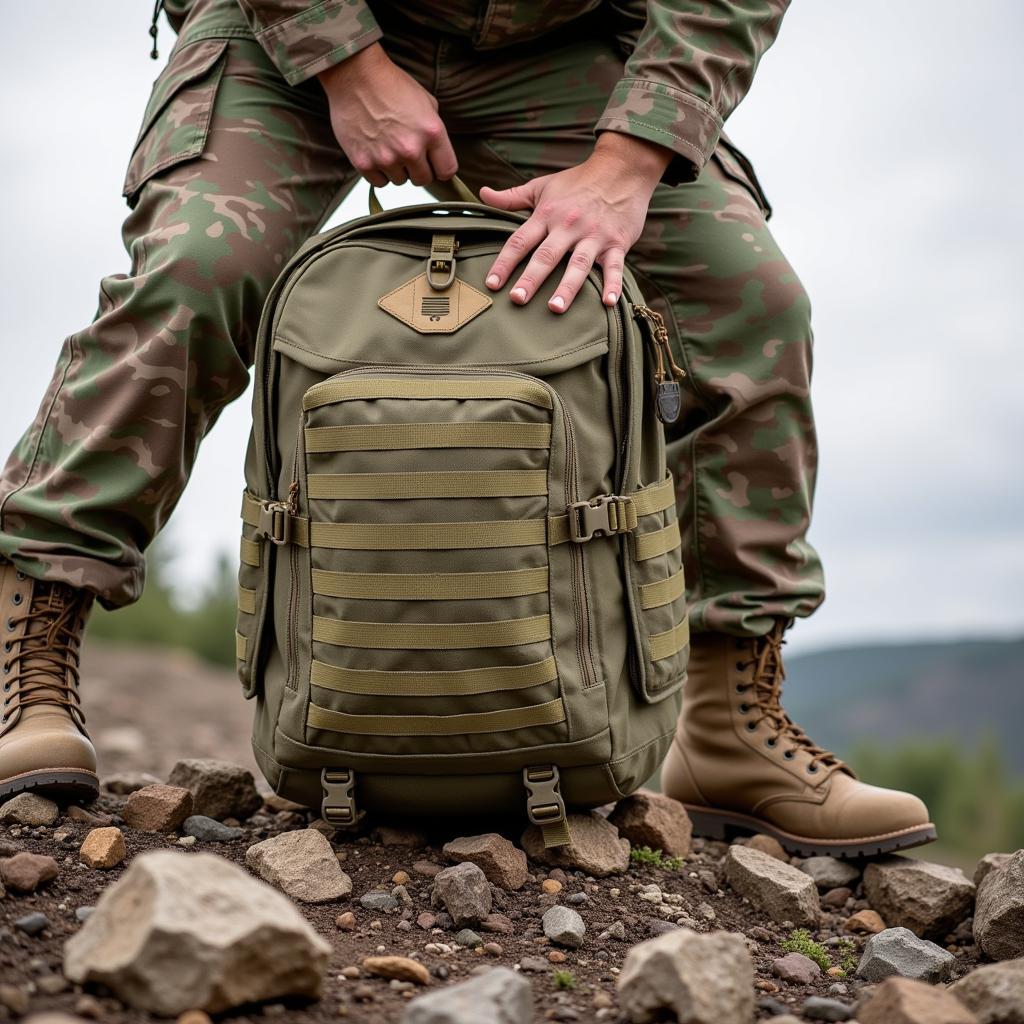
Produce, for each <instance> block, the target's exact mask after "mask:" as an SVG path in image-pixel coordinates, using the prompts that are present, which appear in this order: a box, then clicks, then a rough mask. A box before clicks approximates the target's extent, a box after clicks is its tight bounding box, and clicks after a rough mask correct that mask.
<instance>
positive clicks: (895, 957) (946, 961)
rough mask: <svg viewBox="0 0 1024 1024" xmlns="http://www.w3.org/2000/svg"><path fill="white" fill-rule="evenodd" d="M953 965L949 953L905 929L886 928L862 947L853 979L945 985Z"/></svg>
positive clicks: (952, 957)
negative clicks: (892, 980) (941, 983)
mask: <svg viewBox="0 0 1024 1024" xmlns="http://www.w3.org/2000/svg"><path fill="white" fill-rule="evenodd" d="M955 963H956V957H954V956H953V954H952V953H950V952H949V951H948V950H945V949H943V948H942V947H941V946H936V945H935V943H934V942H929V941H928V940H927V939H922V938H921V937H920V936H918V935H915V934H914V933H913V932H912V931H911V930H910V929H909V928H886V930H885V931H884V932H879V933H878V934H877V935H872V936H871V938H870V939H868V941H867V942H866V943H865V944H864V953H863V955H862V956H861V958H860V964H859V965H858V967H857V976H858V977H860V978H864V980H865V981H884V980H885V979H886V978H892V977H897V976H899V977H902V978H912V979H914V980H915V981H929V982H935V981H947V980H948V979H949V977H950V975H951V974H952V971H953V965H954V964H955Z"/></svg>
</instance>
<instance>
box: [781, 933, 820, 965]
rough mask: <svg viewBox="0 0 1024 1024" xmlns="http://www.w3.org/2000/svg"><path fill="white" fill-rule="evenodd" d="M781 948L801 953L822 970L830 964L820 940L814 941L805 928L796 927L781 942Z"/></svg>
mask: <svg viewBox="0 0 1024 1024" xmlns="http://www.w3.org/2000/svg"><path fill="white" fill-rule="evenodd" d="M782 948H783V949H784V950H785V951H786V952H787V953H803V955H804V956H806V957H807V958H808V959H810V960H813V961H814V962H815V963H816V964H817V965H818V966H819V967H820V968H821V969H822V970H823V971H827V970H828V969H829V968H830V967H831V966H832V961H831V960H830V959H829V956H828V950H826V949H825V947H824V946H823V945H822V944H821V943H820V942H815V941H814V939H812V938H811V933H810V932H809V931H808V930H807V929H806V928H797V929H796V930H794V931H792V932H790V933H789V938H788V939H786V941H785V942H784V943H783V944H782Z"/></svg>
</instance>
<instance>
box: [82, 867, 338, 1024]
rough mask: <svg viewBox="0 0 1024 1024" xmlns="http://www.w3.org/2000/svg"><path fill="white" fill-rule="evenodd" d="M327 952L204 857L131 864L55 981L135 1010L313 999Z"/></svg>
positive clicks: (262, 888) (242, 877)
mask: <svg viewBox="0 0 1024 1024" xmlns="http://www.w3.org/2000/svg"><path fill="white" fill-rule="evenodd" d="M330 952H331V947H330V946H329V945H328V944H327V943H326V942H324V940H323V939H321V938H320V937H319V936H318V935H317V934H316V932H315V931H313V929H312V928H311V927H310V926H309V924H308V923H307V922H306V921H305V920H304V919H303V917H302V915H301V914H299V912H298V911H297V910H296V909H295V907H294V905H293V904H292V903H290V902H289V901H288V900H287V899H285V897H284V896H282V895H281V894H280V893H279V892H276V891H275V890H273V889H272V888H270V886H268V885H266V884H264V883H263V882H260V881H258V880H257V879H255V878H253V877H252V876H251V875H248V874H247V873H246V872H245V871H243V870H242V869H241V868H239V867H236V866H235V865H234V864H231V863H229V862H228V861H226V860H224V859H223V858H221V857H218V856H216V855H214V854H211V853H197V854H184V853H179V852H177V851H174V850H154V851H152V852H150V853H144V854H140V855H139V856H137V857H136V858H135V859H134V860H133V861H132V863H131V866H130V867H129V868H128V870H127V871H126V872H125V873H124V875H123V876H122V877H121V878H120V879H119V880H118V881H117V882H115V883H114V884H113V885H111V886H110V887H109V888H108V889H107V890H106V891H105V892H104V893H103V895H102V896H101V897H100V899H99V902H98V903H97V904H96V909H95V911H94V912H93V914H92V915H91V916H90V917H89V919H88V920H87V921H86V922H85V924H84V925H83V926H82V928H81V929H80V930H79V931H78V933H77V934H75V935H73V936H72V937H71V938H70V939H69V940H68V941H67V943H66V944H65V946H64V974H65V975H66V976H67V978H68V979H69V980H70V981H72V982H76V983H79V984H84V983H86V982H91V983H96V984H101V985H105V986H106V987H107V988H109V989H110V990H111V991H112V992H113V993H114V994H115V995H116V996H117V997H118V998H119V999H121V1000H122V1001H123V1002H125V1003H128V1004H129V1005H130V1006H133V1007H135V1008H136V1009H138V1010H145V1011H148V1012H150V1013H155V1014H159V1015H161V1016H167V1017H173V1016H175V1015H177V1014H180V1013H184V1012H185V1011H186V1010H190V1009H202V1010H205V1011H206V1012H207V1013H220V1012H221V1011H224V1010H229V1009H231V1008H232V1007H235V1006H240V1005H242V1004H243V1003H250V1002H261V1001H263V1000H267V999H280V998H282V997H284V996H306V997H313V998H315V997H317V996H319V995H320V989H321V985H322V982H323V977H324V972H325V971H326V969H327V959H328V957H329V955H330Z"/></svg>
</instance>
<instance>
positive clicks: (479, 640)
mask: <svg viewBox="0 0 1024 1024" xmlns="http://www.w3.org/2000/svg"><path fill="white" fill-rule="evenodd" d="M550 637H551V619H550V617H549V616H547V615H530V616H527V617H526V618H522V619H502V620H499V621H498V622H353V621H350V620H348V619H327V618H324V617H323V616H320V615H315V616H313V639H314V640H318V641H320V642H321V643H325V644H334V645H336V646H338V647H365V648H372V649H375V650H408V651H437V650H441V651H443V650H447V649H451V648H460V649H463V648H470V647H515V646H517V645H518V644H532V643H537V642H538V641H540V640H548V639H550Z"/></svg>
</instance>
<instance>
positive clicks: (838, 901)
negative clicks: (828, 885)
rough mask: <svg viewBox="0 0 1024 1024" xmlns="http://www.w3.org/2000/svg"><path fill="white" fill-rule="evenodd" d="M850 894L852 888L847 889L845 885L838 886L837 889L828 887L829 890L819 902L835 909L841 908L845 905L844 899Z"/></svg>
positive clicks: (851, 893)
mask: <svg viewBox="0 0 1024 1024" xmlns="http://www.w3.org/2000/svg"><path fill="white" fill-rule="evenodd" d="M852 895H853V890H852V889H847V888H846V886H840V887H839V888H838V889H829V891H828V892H827V893H825V895H824V896H822V897H821V902H822V903H823V904H824V905H825V906H826V907H832V908H834V909H835V910H842V908H843V907H845V906H846V901H847V900H848V899H849V898H850V897H851V896H852Z"/></svg>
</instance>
